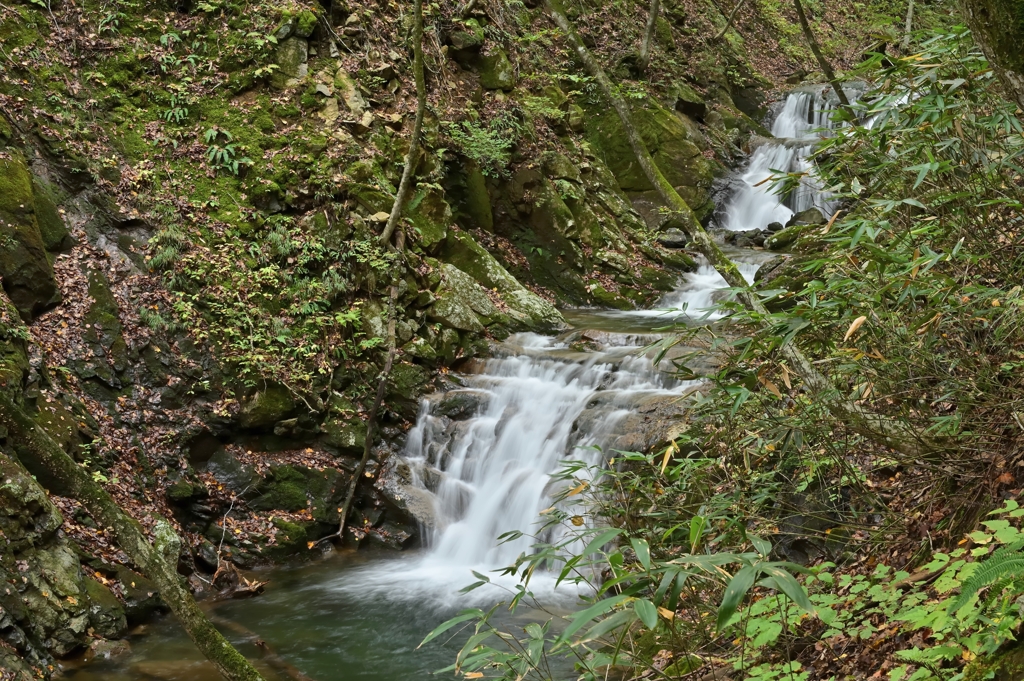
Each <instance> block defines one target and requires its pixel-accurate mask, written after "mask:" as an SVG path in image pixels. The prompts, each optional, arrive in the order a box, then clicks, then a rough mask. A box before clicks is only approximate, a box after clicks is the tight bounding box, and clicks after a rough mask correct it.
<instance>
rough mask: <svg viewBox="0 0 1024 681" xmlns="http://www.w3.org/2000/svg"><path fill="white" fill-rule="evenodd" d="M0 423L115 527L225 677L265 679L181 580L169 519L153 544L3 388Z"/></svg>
mask: <svg viewBox="0 0 1024 681" xmlns="http://www.w3.org/2000/svg"><path fill="white" fill-rule="evenodd" d="M0 425H2V426H3V427H4V428H5V429H6V430H7V433H8V441H9V442H10V443H11V445H12V448H13V449H14V451H15V452H16V453H17V455H18V458H19V459H20V460H21V462H22V464H23V465H24V466H25V468H27V469H28V470H29V472H31V473H32V474H33V475H35V476H36V477H37V478H38V479H39V480H40V481H42V482H43V484H44V485H45V486H48V487H50V488H51V489H54V490H55V491H57V492H58V493H59V494H62V495H65V496H69V497H71V498H73V499H76V500H77V501H78V502H79V503H81V504H82V506H84V507H85V510H86V511H88V512H89V515H91V516H92V517H93V519H94V520H96V522H98V523H99V524H100V525H101V526H102V527H104V528H108V529H110V530H113V534H114V537H115V538H116V539H117V543H118V545H119V546H120V547H121V548H122V549H124V552H125V553H126V554H128V557H129V558H131V559H132V562H134V563H135V565H136V566H137V567H139V568H140V569H141V570H142V572H143V573H144V574H145V576H147V577H149V578H150V579H152V580H153V582H154V583H155V584H156V586H157V588H158V589H159V591H160V598H162V599H163V601H164V603H166V604H167V606H168V607H169V608H170V609H171V611H172V612H173V613H174V615H175V616H176V617H177V618H178V621H179V622H181V625H182V627H184V629H185V631H186V632H187V633H188V635H189V638H191V639H192V641H193V642H194V643H195V644H196V647H197V648H198V649H199V651H200V652H201V653H202V654H203V655H204V656H205V657H206V659H208V660H209V661H210V662H212V663H213V665H214V666H215V667H216V668H217V670H218V671H219V672H220V673H221V675H222V676H223V677H224V678H225V679H229V680H230V681H262V679H263V677H261V676H260V674H259V672H257V671H256V669H255V668H254V667H253V666H252V665H251V664H249V662H248V660H246V659H245V658H244V657H243V656H242V655H241V653H239V652H238V651H237V650H235V649H234V647H232V645H231V644H230V643H228V641H227V639H225V638H224V637H223V636H222V635H221V633H220V632H219V631H217V629H216V628H215V627H214V626H213V624H211V623H210V620H209V619H208V618H207V617H206V614H205V613H203V611H202V610H200V608H199V606H198V605H197V604H196V601H195V599H194V598H192V594H191V593H189V592H188V590H186V589H185V588H184V587H183V586H182V585H181V581H180V578H179V576H178V570H177V566H178V553H179V551H180V549H181V539H180V538H179V537H178V535H177V534H176V533H175V532H174V529H173V528H172V527H171V524H170V523H168V522H167V521H166V520H164V519H163V518H159V519H158V520H157V523H156V527H155V528H154V532H153V535H154V543H153V544H150V543H149V541H148V540H147V539H146V536H145V534H143V532H142V528H141V527H140V526H139V524H138V523H137V522H136V521H135V520H133V519H132V518H130V517H129V516H128V515H127V514H126V513H125V512H124V511H123V510H122V509H121V507H120V506H118V505H117V502H115V501H114V499H113V498H112V497H111V496H110V494H108V493H107V491H106V490H105V489H103V488H102V487H101V486H100V485H99V484H98V483H96V482H94V481H93V479H92V477H91V476H90V475H89V473H88V472H87V471H86V470H85V468H83V467H81V466H79V465H78V464H76V463H75V462H74V461H73V460H72V459H71V457H69V456H68V455H67V454H66V453H65V452H64V450H63V449H61V447H60V445H58V444H57V443H56V442H54V441H53V439H52V438H51V437H50V436H49V435H48V434H47V433H46V431H44V430H43V429H42V428H41V427H39V426H38V425H37V424H36V422H35V421H33V420H32V418H31V417H29V415H28V414H26V413H25V412H24V411H23V410H22V409H21V408H20V407H18V406H17V405H16V404H15V403H14V401H13V400H12V399H11V398H10V397H9V396H8V395H7V394H6V393H3V392H0Z"/></svg>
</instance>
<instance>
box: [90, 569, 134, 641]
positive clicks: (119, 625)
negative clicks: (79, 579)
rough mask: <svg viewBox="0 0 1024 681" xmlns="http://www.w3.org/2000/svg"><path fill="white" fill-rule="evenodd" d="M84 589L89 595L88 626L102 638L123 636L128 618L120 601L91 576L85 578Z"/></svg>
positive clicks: (126, 629) (126, 628)
mask: <svg viewBox="0 0 1024 681" xmlns="http://www.w3.org/2000/svg"><path fill="white" fill-rule="evenodd" d="M85 590H86V593H87V594H88V596H89V626H91V627H92V628H93V630H94V631H95V632H96V633H97V634H98V635H100V636H102V637H103V638H121V637H122V636H124V634H125V632H126V631H128V620H127V619H126V617H125V612H124V608H123V607H122V606H121V601H119V600H117V597H116V596H114V594H113V593H111V592H110V589H108V588H107V587H105V586H104V585H103V584H101V583H99V582H98V581H96V580H95V579H93V578H92V577H86V578H85Z"/></svg>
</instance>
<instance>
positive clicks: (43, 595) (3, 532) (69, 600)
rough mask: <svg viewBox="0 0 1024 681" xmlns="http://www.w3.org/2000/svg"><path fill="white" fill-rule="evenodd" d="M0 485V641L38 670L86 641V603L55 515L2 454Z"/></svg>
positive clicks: (22, 471)
mask: <svg viewBox="0 0 1024 681" xmlns="http://www.w3.org/2000/svg"><path fill="white" fill-rule="evenodd" d="M0 481H2V484H0V537H2V541H3V542H4V549H3V551H0V584H3V585H4V586H3V588H0V640H3V641H4V642H5V643H6V644H7V645H9V646H13V648H14V649H15V651H16V652H17V653H18V654H19V655H21V656H22V657H23V658H24V659H25V660H26V661H27V662H28V663H30V664H31V665H34V666H37V667H43V666H46V665H48V664H51V663H52V659H51V657H50V656H51V655H55V656H58V657H61V656H64V655H67V654H69V653H71V652H73V651H75V650H76V649H79V648H80V647H82V646H83V645H85V643H86V642H87V641H88V638H89V627H90V626H91V624H90V613H89V605H90V600H89V597H88V594H87V592H86V587H85V584H84V581H83V576H82V571H81V567H80V565H79V561H78V556H77V555H76V553H75V552H74V551H73V550H72V549H71V547H70V545H69V544H68V542H67V540H66V539H64V538H63V537H62V536H60V535H59V534H58V530H59V529H60V527H61V525H62V524H63V522H64V521H63V518H62V516H61V514H60V511H59V510H58V509H57V507H56V506H55V505H54V504H53V502H51V501H50V499H49V497H48V496H47V495H46V492H45V491H44V490H43V488H42V487H41V486H40V485H39V483H38V482H36V480H35V479H34V478H33V477H32V476H31V475H29V472H28V471H26V470H25V468H24V467H22V465H21V463H20V462H19V461H18V460H17V459H15V458H14V457H12V456H8V455H7V454H6V453H4V452H3V451H0ZM0 647H3V646H0ZM0 668H3V667H2V664H0Z"/></svg>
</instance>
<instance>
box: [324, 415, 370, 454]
mask: <svg viewBox="0 0 1024 681" xmlns="http://www.w3.org/2000/svg"><path fill="white" fill-rule="evenodd" d="M320 430H321V433H322V435H321V441H322V442H323V443H324V444H325V445H327V446H328V447H330V448H331V449H333V450H335V451H337V452H338V453H339V454H345V455H350V456H358V455H360V454H362V452H363V447H364V446H365V444H366V423H365V422H364V421H362V420H361V419H359V418H357V417H355V416H353V417H350V418H344V417H331V418H329V419H327V420H326V421H324V423H323V425H322V426H320Z"/></svg>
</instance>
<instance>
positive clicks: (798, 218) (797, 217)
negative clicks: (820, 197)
mask: <svg viewBox="0 0 1024 681" xmlns="http://www.w3.org/2000/svg"><path fill="white" fill-rule="evenodd" d="M825 222H827V221H826V220H825V216H824V215H822V214H821V211H820V210H818V209H817V208H808V209H807V210H802V211H800V212H799V213H794V214H793V215H792V217H790V218H789V221H788V222H786V227H792V226H793V225H823V224H825Z"/></svg>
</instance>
